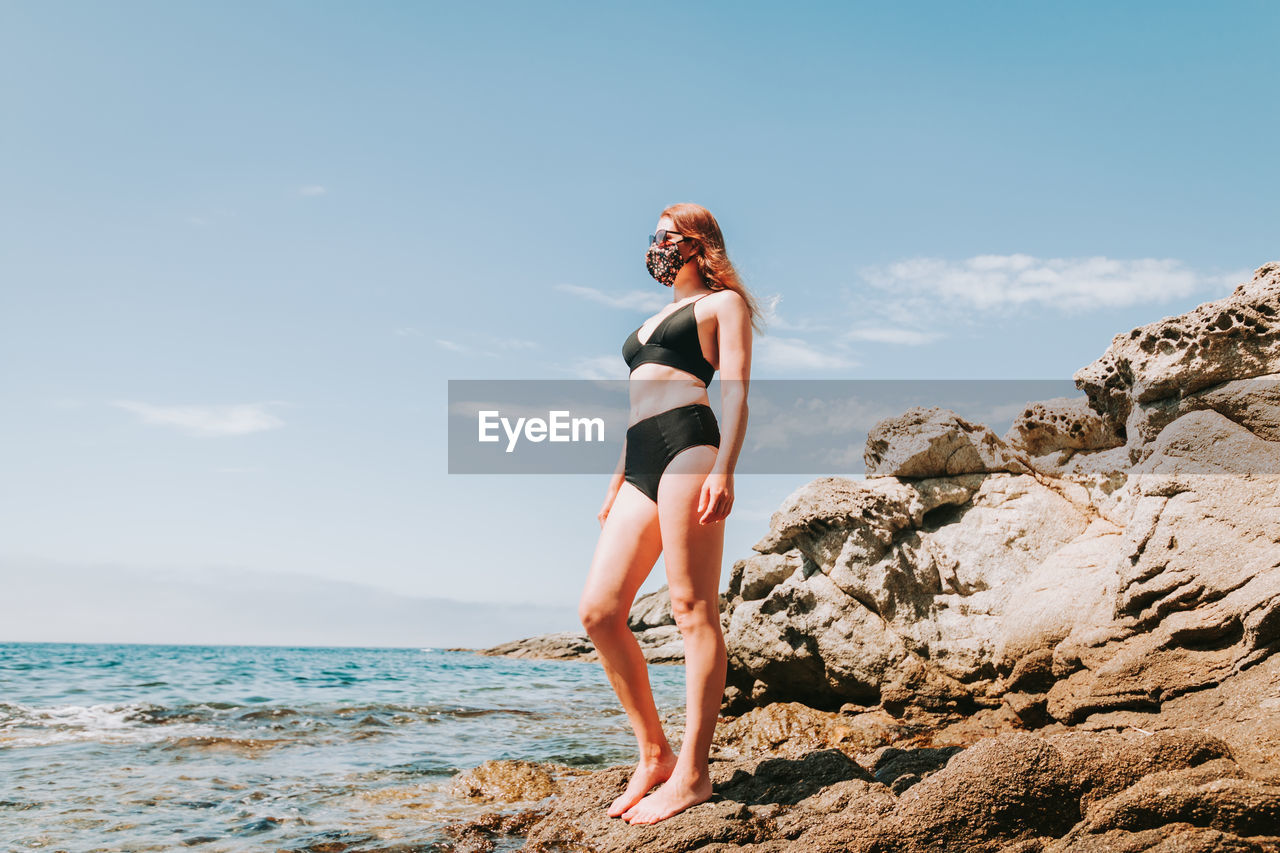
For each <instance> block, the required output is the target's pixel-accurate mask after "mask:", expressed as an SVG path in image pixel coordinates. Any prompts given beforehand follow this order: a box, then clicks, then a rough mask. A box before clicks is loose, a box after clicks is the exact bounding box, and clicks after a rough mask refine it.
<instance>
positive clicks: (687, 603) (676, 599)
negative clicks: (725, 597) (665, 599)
mask: <svg viewBox="0 0 1280 853" xmlns="http://www.w3.org/2000/svg"><path fill="white" fill-rule="evenodd" d="M671 615H672V616H673V617H674V618H675V622H676V627H678V628H679V629H680V631H681V632H687V631H699V630H709V629H711V628H715V629H716V630H719V629H720V601H719V596H718V595H717V596H716V600H715V601H707V600H706V599H702V598H695V597H687V596H682V595H672V596H671Z"/></svg>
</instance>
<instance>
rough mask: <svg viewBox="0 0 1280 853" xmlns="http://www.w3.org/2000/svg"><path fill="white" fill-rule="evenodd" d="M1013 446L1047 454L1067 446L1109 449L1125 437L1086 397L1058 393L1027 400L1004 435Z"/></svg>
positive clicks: (1074, 449) (1017, 449)
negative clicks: (1030, 400)
mask: <svg viewBox="0 0 1280 853" xmlns="http://www.w3.org/2000/svg"><path fill="white" fill-rule="evenodd" d="M1004 440H1005V443H1007V444H1008V445H1009V446H1010V447H1011V448H1013V450H1015V451H1018V452H1021V453H1023V454H1026V455H1027V456H1045V455H1047V454H1051V453H1060V452H1061V451H1064V450H1071V451H1076V450H1108V449H1110V448H1113V447H1120V446H1121V445H1123V444H1124V440H1123V439H1122V438H1121V437H1120V436H1119V435H1118V434H1117V433H1116V431H1115V429H1114V427H1113V426H1112V425H1111V423H1109V422H1108V421H1107V420H1106V419H1105V418H1103V417H1102V415H1100V414H1098V413H1097V412H1095V411H1094V410H1093V409H1092V408H1091V407H1090V406H1089V400H1088V398H1087V397H1056V398H1054V399H1052V400H1043V401H1041V402H1038V403H1028V404H1027V407H1026V408H1025V409H1023V411H1022V414H1020V415H1018V417H1016V418H1015V419H1014V421H1013V425H1012V426H1011V427H1009V431H1008V432H1006V433H1005V436H1004Z"/></svg>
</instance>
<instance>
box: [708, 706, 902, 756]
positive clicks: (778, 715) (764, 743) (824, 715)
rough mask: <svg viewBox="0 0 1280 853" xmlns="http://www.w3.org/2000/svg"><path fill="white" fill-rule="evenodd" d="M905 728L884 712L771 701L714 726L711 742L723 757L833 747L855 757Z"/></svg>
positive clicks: (899, 735) (899, 734) (786, 753)
mask: <svg viewBox="0 0 1280 853" xmlns="http://www.w3.org/2000/svg"><path fill="white" fill-rule="evenodd" d="M908 733H909V732H908V727H907V726H905V725H904V724H903V723H902V722H901V721H900V720H897V719H895V718H894V717H892V716H890V715H889V714H886V713H885V712H883V711H870V712H865V713H860V714H853V715H845V714H841V713H834V712H830V711H819V710H817V709H815V708H810V707H809V706H807V705H802V704H801V703H799V702H773V703H771V704H768V705H765V706H763V707H759V708H752V709H751V710H750V711H748V712H747V713H745V714H743V715H742V716H740V717H738V718H737V719H734V720H731V721H729V722H723V723H721V724H720V725H718V726H717V727H716V732H715V744H714V745H715V747H716V748H718V750H719V752H720V754H722V755H727V756H742V755H751V756H761V755H776V756H782V757H796V756H799V755H803V754H804V753H806V752H812V751H814V750H819V749H828V748H834V749H839V750H840V751H841V752H844V753H845V754H846V755H848V756H849V757H850V758H855V757H857V756H858V755H859V754H862V753H869V752H871V751H872V750H874V749H875V748H876V747H879V746H883V745H885V744H888V743H890V742H892V741H895V740H898V739H900V738H902V737H903V736H905V735H907V734H908Z"/></svg>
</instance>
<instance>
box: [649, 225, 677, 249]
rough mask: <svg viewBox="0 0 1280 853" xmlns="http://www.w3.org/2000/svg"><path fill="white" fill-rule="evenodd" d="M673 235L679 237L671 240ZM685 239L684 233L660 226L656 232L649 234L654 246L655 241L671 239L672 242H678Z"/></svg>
mask: <svg viewBox="0 0 1280 853" xmlns="http://www.w3.org/2000/svg"><path fill="white" fill-rule="evenodd" d="M672 237H676V238H678V239H675V240H671V238H672ZM683 239H684V235H683V234H680V233H678V232H675V231H668V230H667V229H665V228H659V229H658V230H657V232H656V233H654V234H650V235H649V245H650V246H652V245H653V244H654V243H665V242H667V241H668V240H671V242H672V243H678V242H680V240H683Z"/></svg>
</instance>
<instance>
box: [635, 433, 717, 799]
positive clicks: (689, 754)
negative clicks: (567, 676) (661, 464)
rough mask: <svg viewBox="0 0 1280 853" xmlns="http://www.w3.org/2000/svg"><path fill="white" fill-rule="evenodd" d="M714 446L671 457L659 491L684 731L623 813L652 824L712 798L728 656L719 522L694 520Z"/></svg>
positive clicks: (660, 520) (712, 456)
mask: <svg viewBox="0 0 1280 853" xmlns="http://www.w3.org/2000/svg"><path fill="white" fill-rule="evenodd" d="M716 454H717V449H716V448H715V447H710V446H706V445H698V446H694V447H690V448H687V449H686V450H684V451H682V452H681V453H680V454H679V455H677V456H676V457H675V459H674V460H672V462H671V465H670V466H669V467H668V468H667V469H666V471H665V472H664V473H663V476H662V481H661V485H660V487H659V488H658V517H659V523H660V526H661V535H662V546H663V553H664V555H665V556H664V559H665V561H666V564H667V587H668V589H669V590H670V592H671V611H672V613H673V614H674V616H675V619H676V624H677V625H679V626H680V633H681V634H682V635H683V637H684V659H685V690H686V696H687V699H686V703H685V732H684V741H683V743H682V744H681V746H680V756H679V760H678V761H677V763H676V766H675V769H674V770H673V771H672V773H671V777H670V778H669V779H668V780H667V781H666V782H665V783H664V784H663V785H662V787H661V788H659V789H658V790H657V791H654V792H653V793H652V794H650V795H649V796H647V797H645V798H644V799H643V800H641V801H640V802H638V803H637V804H636V805H635V806H633V807H632V808H631V809H629V810H628V811H627V812H624V813H623V818H624V819H626V820H627V821H628V822H630V823H655V822H657V821H659V820H663V819H664V818H667V817H670V816H671V815H673V814H676V813H677V812H680V811H683V810H684V809H686V808H688V807H689V806H692V805H695V804H697V803H700V802H702V801H704V800H706V799H708V798H709V797H710V796H711V775H710V770H709V767H708V756H709V755H710V752H711V741H712V738H713V736H714V734H715V727H716V721H717V720H718V719H719V716H720V703H721V701H722V699H723V698H724V685H725V673H726V670H727V659H726V654H725V643H724V634H723V633H722V632H721V630H720V565H721V562H722V560H723V557H724V522H723V521H717V522H715V523H714V524H699V523H698V511H697V510H698V497H699V495H700V493H701V491H702V483H703V481H704V480H705V479H706V476H707V474H708V473H710V471H711V468H712V466H713V465H715V460H716Z"/></svg>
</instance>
